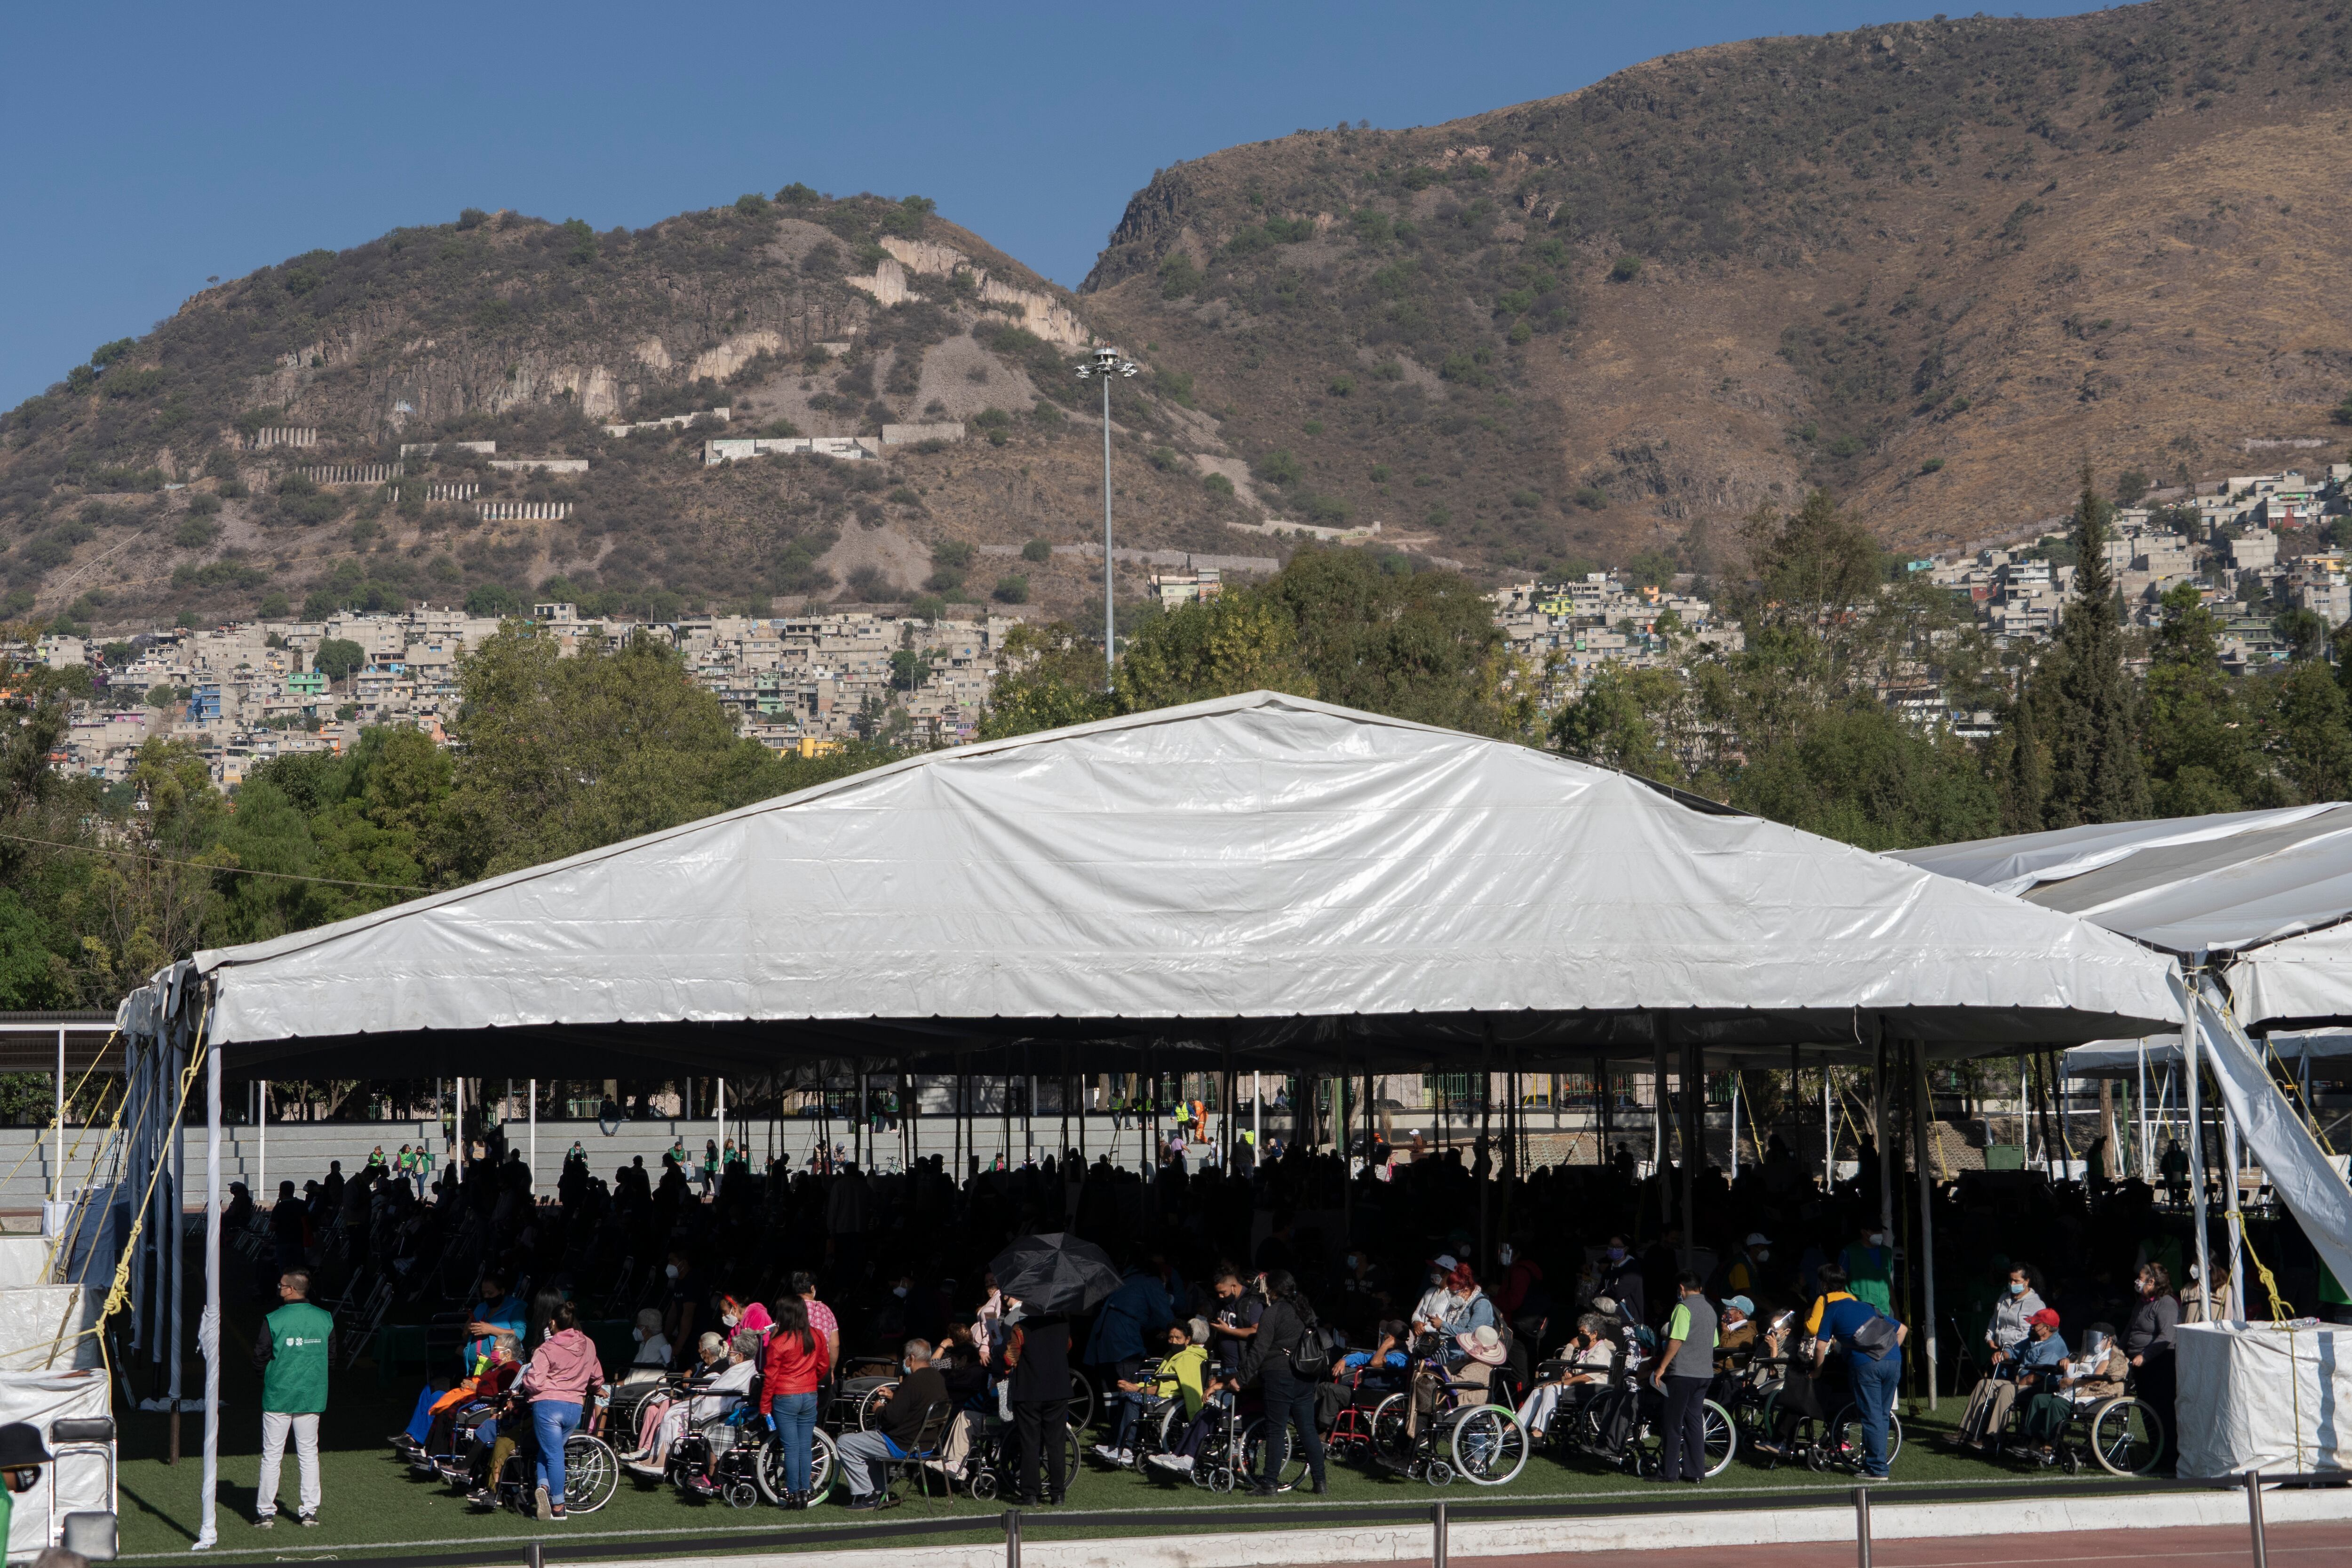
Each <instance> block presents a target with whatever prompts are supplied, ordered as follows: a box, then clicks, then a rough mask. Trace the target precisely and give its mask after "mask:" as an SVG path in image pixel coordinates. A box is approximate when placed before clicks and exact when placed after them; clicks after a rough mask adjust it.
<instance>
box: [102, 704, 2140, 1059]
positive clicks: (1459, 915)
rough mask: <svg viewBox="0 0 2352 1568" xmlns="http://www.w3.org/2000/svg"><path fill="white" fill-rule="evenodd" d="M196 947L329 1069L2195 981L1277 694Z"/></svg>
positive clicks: (1652, 1025) (1917, 1017)
mask: <svg viewBox="0 0 2352 1568" xmlns="http://www.w3.org/2000/svg"><path fill="white" fill-rule="evenodd" d="M199 977H201V979H202V980H203V981H204V982H205V983H206V984H205V986H203V987H201V988H200V987H196V986H189V987H187V988H186V993H185V994H187V995H190V996H193V995H194V994H196V993H198V992H199V990H202V991H205V992H207V993H208V995H209V1005H210V1015H209V1019H208V1022H207V1024H206V1028H205V1033H206V1036H207V1037H208V1038H209V1039H210V1040H211V1041H212V1042H214V1043H215V1044H216V1045H219V1046H223V1047H228V1048H227V1049H226V1052H225V1053H224V1054H225V1056H226V1058H227V1059H228V1061H229V1063H230V1064H231V1066H232V1067H233V1068H241V1069H243V1070H247V1071H251V1070H258V1068H259V1066H260V1065H261V1064H266V1063H269V1062H271V1061H279V1060H286V1059H289V1058H291V1059H295V1060H299V1059H300V1058H304V1057H306V1056H309V1057H316V1055H317V1054H318V1053H319V1052H320V1051H321V1050H322V1049H324V1050H331V1051H332V1052H333V1053H334V1055H335V1056H336V1057H337V1058H340V1059H341V1061H343V1062H344V1063H345V1064H346V1066H345V1068H344V1070H350V1068H349V1066H348V1064H349V1062H350V1059H351V1052H352V1047H361V1048H363V1049H364V1050H365V1051H366V1052H367V1053H368V1055H369V1056H371V1057H372V1058H375V1059H377V1060H398V1061H400V1062H401V1063H402V1070H403V1071H408V1072H415V1071H425V1070H431V1069H430V1067H429V1066H428V1065H425V1064H426V1063H427V1062H428V1060H434V1059H448V1060H452V1061H455V1060H465V1061H467V1062H469V1063H478V1061H479V1059H480V1058H479V1056H478V1052H479V1051H480V1050H482V1049H483V1048H485V1047H493V1046H494V1045H503V1046H506V1047H515V1048H521V1049H526V1050H528V1049H530V1048H531V1047H533V1046H535V1045H536V1046H545V1047H555V1048H559V1049H561V1050H562V1053H563V1058H564V1059H565V1060H567V1061H575V1062H576V1061H577V1060H579V1059H580V1058H579V1057H578V1055H577V1053H578V1052H579V1051H580V1050H582V1049H589V1050H610V1051H614V1052H619V1053H634V1052H639V1051H642V1052H644V1053H646V1055H648V1056H653V1055H658V1057H659V1058H661V1059H663V1060H665V1061H666V1062H667V1063H671V1064H677V1063H680V1062H684V1061H698V1062H708V1063H710V1064H712V1065H714V1066H717V1067H718V1068H719V1070H725V1067H726V1066H727V1065H728V1064H730V1063H734V1062H744V1063H749V1062H752V1061H757V1062H761V1063H762V1064H764V1065H771V1066H772V1065H773V1064H774V1062H775V1061H776V1060H777V1059H778V1058H779V1057H780V1056H791V1055H793V1054H794V1053H801V1054H803V1055H811V1054H822V1055H825V1056H831V1057H841V1056H845V1055H852V1054H856V1055H862V1056H866V1057H868V1058H872V1057H877V1056H888V1055H891V1054H894V1053H898V1054H901V1055H914V1054H919V1053H921V1052H923V1051H925V1050H936V1049H939V1048H941V1047H960V1046H961V1045H962V1044H966V1043H979V1042H985V1041H989V1040H1002V1039H1006V1038H1030V1039H1035V1038H1041V1037H1042V1038H1049V1039H1050V1038H1055V1037H1059V1038H1064V1039H1069V1038H1073V1037H1085V1038H1100V1037H1126V1038H1134V1037H1149V1036H1154V1035H1157V1036H1163V1037H1173V1038H1180V1039H1191V1040H1194V1041H1202V1042H1210V1041H1214V1042H1217V1043H1219V1044H1220V1045H1222V1046H1223V1047H1230V1048H1233V1049H1235V1050H1237V1051H1240V1052H1242V1053H1244V1054H1255V1055H1265V1054H1268V1053H1282V1054H1288V1055H1293V1056H1294V1057H1296V1056H1297V1053H1305V1052H1313V1051H1317V1050H1323V1051H1328V1052H1332V1053H1347V1054H1350V1055H1351V1056H1352V1059H1354V1060H1357V1061H1359V1062H1366V1063H1369V1062H1370V1061H1372V1060H1375V1059H1377V1058H1379V1057H1380V1056H1381V1054H1382V1053H1383V1051H1387V1052H1390V1053H1392V1054H1396V1055H1398V1056H1399V1057H1400V1058H1402V1059H1410V1060H1414V1061H1425V1060H1427V1059H1429V1058H1430V1057H1431V1056H1433V1055H1435V1054H1437V1050H1436V1049H1434V1048H1433V1047H1437V1046H1440V1045H1441V1044H1442V1043H1444V1042H1447V1041H1460V1042H1475V1041H1477V1040H1480V1039H1482V1038H1484V1039H1487V1040H1490V1041H1493V1042H1496V1043H1498V1044H1502V1045H1507V1046H1509V1047H1513V1048H1516V1049H1517V1051H1518V1052H1519V1059H1520V1061H1521V1062H1522V1064H1523V1065H1532V1064H1533V1063H1536V1062H1538V1061H1540V1060H1541V1059H1543V1058H1546V1057H1548V1056H1549V1057H1554V1058H1558V1059H1562V1060H1573V1061H1578V1062H1589V1061H1590V1060H1591V1058H1593V1057H1594V1056H1595V1055H1596V1054H1602V1053H1606V1054H1612V1055H1623V1056H1628V1057H1634V1056H1641V1057H1646V1056H1647V1055H1648V1054H1649V1052H1650V1051H1651V1050H1652V1049H1653V1048H1654V1045H1655V1043H1656V1042H1657V1039H1658V1037H1659V1034H1660V1031H1661V1030H1662V1029H1663V1030H1667V1031H1672V1032H1674V1037H1675V1040H1676V1041H1677V1042H1680V1041H1684V1040H1689V1039H1693V1038H1696V1041H1698V1042H1699V1043H1702V1044H1705V1045H1706V1046H1708V1047H1714V1048H1717V1049H1740V1050H1743V1051H1754V1050H1756V1049H1758V1048H1759V1047H1785V1046H1787V1045H1789V1044H1791V1043H1798V1042H1824V1043H1837V1042H1845V1043H1850V1044H1853V1045H1856V1046H1862V1045H1865V1044H1868V1043H1874V1042H1875V1040H1876V1039H1877V1038H1879V1037H1896V1038H1916V1039H1921V1040H1925V1041H1927V1042H1930V1043H1931V1044H1935V1043H1943V1044H1956V1043H1958V1042H1969V1043H1972V1044H1996V1043H2019V1042H2036V1043H2046V1042H2051V1041H2058V1040H2067V1039H2075V1040H2080V1039H2085V1038H2093V1037H2113V1036H2116V1035H2120V1034H2126V1033H2134V1034H2136V1033H2139V1032H2142V1031H2145V1030H2147V1029H2150V1028H2154V1027H2157V1026H2161V1025H2162V1024H2163V1023H2165V1022H2166V1021H2168V1020H2173V1019H2177V1018H2178V1017H2179V1013H2180V1002H2179V991H2178V989H2177V981H2176V979H2175V977H2174V974H2173V968H2172V965H2171V964H2170V963H2168V962H2167V961H2166V960H2164V959H2162V958H2160V957H2159V956H2158V955H2156V954H2153V953H2150V952H2147V951H2146V950H2145V949H2142V948H2139V947H2136V946H2134V945H2133V944H2131V943H2128V942H2123V941H2120V940H2118V939H2116V938H2115V937H2113V936H2110V935H2109V934H2107V933H2106V932H2104V931H2099V930H2097V929H2095V927H2092V926H2089V925H2086V924H2084V922H2082V921H2076V920H2074V919H2072V918H2070V917H2068V916H2065V915H2061V914H2055V913H2048V914H2045V913H2042V912H2039V911H2032V910H2027V911H2021V910H2019V908H2018V906H2017V905H2016V903H2014V902H2013V901H2011V900H2009V899H2006V898H2002V897H2000V896H1998V895H1996V894H1993V893H1990V892H1987V891H1985V890H1982V889H1975V888H1970V887H1967V886H1964V885H1962V884H1960V883H1958V882H1954V881H1952V880H1950V879H1947V878H1943V877H1937V876H1930V875H1927V874H1926V873H1924V872H1921V871H1918V870H1915V869H1912V868H1907V867H1904V866H1901V865H1897V864H1895V863H1894V862H1893V861H1891V860H1889V859H1887V858H1884V857H1881V856H1877V855H1873V854H1869V853H1866V852H1864V851H1862V850H1858V849H1854V848H1852V847H1847V846H1845V845H1842V844H1838V843H1835V842H1832V841H1831V840H1828V839H1823V838H1819V837H1813V836H1811V835H1809V834H1805V833H1801V832H1799V831H1797V830H1795V829H1793V828H1789V827H1785V826H1780V825H1778V824H1775V823H1770V822H1766V821H1762V820H1759V819H1757V818H1753V817H1748V816H1738V815H1734V814H1728V813H1724V812H1721V811H1719V810H1710V809H1706V808H1704V807H1703V805H1701V804H1694V803H1691V802H1689V801H1687V800H1685V799H1684V798H1681V797H1676V796H1674V795H1669V794H1668V793H1665V792H1663V791H1661V790H1659V789H1656V788H1654V787H1652V786H1649V785H1647V784H1643V783H1642V782H1640V781H1638V780H1636V779H1633V778H1629V777H1627V776H1625V775H1623V774H1621V773H1612V772H1610V771H1607V770H1604V769H1600V768H1595V767H1591V766H1587V765H1585V764H1582V763H1576V762H1571V761H1569V760H1567V759H1564V758H1561V757H1559V756H1556V755H1552V754H1549V753H1547V752H1541V751H1536V750H1531V749H1529V748H1527V747H1524V746H1519V745H1515V744H1511V743H1508V742H1500V741H1494V740H1488V739H1484V738H1480V737H1475V736H1471V735H1465V734H1461V733H1457V732H1454V731H1445V730H1438V729H1433V728H1430V727H1428V726H1424V725H1419V724H1413V723H1409V722H1405V721H1400V720H1395V719H1389V718H1383V717H1380V716H1377V715H1373V714H1369V713H1360V712H1354V711H1350V710H1345V709H1339V708H1334V707H1330V706H1327V705H1325V704H1321V703H1317V702H1312V701H1307V700H1303V699H1299V698H1295V697H1286V696H1281V695H1277V694H1274V693H1267V692H1256V693H1252V694H1249V695H1246V696H1241V697H1234V698H1227V699H1222V700H1215V701H1211V702H1202V703H1196V704H1193V705H1192V706H1189V707H1183V708H1176V709H1170V710H1161V711H1158V712H1152V713H1146V714H1141V715H1137V716H1134V717H1130V718H1123V719H1116V720H1110V721H1104V722H1101V723H1097V724H1089V725H1084V726H1080V727H1078V728H1075V729H1070V730H1064V731H1052V732H1048V733H1045V734H1037V735H1028V736H1023V737H1020V738H1018V739H1015V740H1011V741H1004V742H989V743H982V744H978V745H971V746H964V747H961V748H957V749H955V750H952V751H944V752H933V753H929V754H928V755H924V756H920V757H917V758H913V759H910V760H908V761H906V762H903V763H897V764H895V765H892V766H889V767H885V768H879V769H876V770H874V771H872V772H869V773H861V774H857V775H855V776H853V777H849V778H845V779H842V780H838V781H836V782H834V783H830V784H822V785H819V786H817V787H815V788H814V789H809V790H804V791H802V792H800V793H799V794H796V795H787V796H783V797H782V798H779V799H776V800H772V801H767V802H763V803H761V804H760V805H752V806H748V807H745V808H743V809H741V810H739V811H735V812H731V813H729V814H727V815H724V816H716V817H711V818H709V819H707V820H704V821H700V822H696V823H692V824H689V825H688V826H683V827H679V828H676V829H673V830H670V831H668V832H665V833H658V834H654V835H651V836H649V837H643V838H639V839H635V840H633V841H631V842H628V843H625V844H620V845H615V846H613V847H608V848H604V849H599V850H595V851H593V852H591V853H588V854H584V855H579V856H574V857H572V858H570V859H567V860H562V861H558V862H555V863H554V864H551V865H548V866H541V867H537V868H532V869H530V870H527V871H521V872H518V873H515V874H513V875H510V876H507V877H502V878H499V879H494V880H490V881H486V882H483V883H479V884H477V885H475V886H473V887H469V888H465V889H459V890H457V891H455V892H449V893H444V894H439V895H436V896H434V897H430V898H425V899H419V900H415V901H414V902H411V903H406V904H402V905H398V906H395V907H394V908H392V909H388V910H382V911H379V912H377V913H374V914H371V915H366V916H362V917H361V918H359V919H356V920H352V921H343V922H341V924H338V925H333V926H328V927H325V928H323V929H320V930H317V931H303V932H299V933H297V934H294V935H291V936H287V937H282V938H279V939H278V940H275V941H272V942H259V943H255V944H253V945H250V946H246V947H240V948H230V949H223V950H215V951H210V952H202V953H199V954H198V955H197V956H196V958H195V960H194V966H193V973H184V974H183V975H182V976H180V977H179V978H180V979H182V980H193V979H197V978H199ZM162 1000H163V998H162V996H161V994H160V993H150V995H149V998H148V1003H147V1005H148V1007H150V1008H155V1006H156V1004H160V1003H161V1002H162ZM182 1005H186V1004H185V1003H183V1004H182ZM156 1010H161V1009H156ZM2119 1026H2121V1027H2119ZM450 1047H455V1048H456V1049H455V1052H454V1053H450V1051H449V1048H450ZM507 1059H508V1060H509V1061H511V1059H512V1058H510V1057H509V1058H507ZM572 1070H574V1071H578V1070H581V1069H580V1068H573V1069H572Z"/></svg>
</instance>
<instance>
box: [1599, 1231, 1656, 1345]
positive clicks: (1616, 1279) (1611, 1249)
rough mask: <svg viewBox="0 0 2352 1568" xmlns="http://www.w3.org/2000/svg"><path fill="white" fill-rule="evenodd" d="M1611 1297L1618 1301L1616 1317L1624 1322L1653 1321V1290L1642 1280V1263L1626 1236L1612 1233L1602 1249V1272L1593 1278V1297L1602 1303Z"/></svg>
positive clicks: (1639, 1322)
mask: <svg viewBox="0 0 2352 1568" xmlns="http://www.w3.org/2000/svg"><path fill="white" fill-rule="evenodd" d="M1604 1296H1605V1297H1607V1298H1608V1299H1609V1300H1612V1301H1614V1302H1615V1303H1616V1304H1617V1310H1616V1312H1615V1314H1614V1315H1615V1316H1616V1317H1617V1318H1619V1319H1620V1320H1622V1321H1624V1322H1628V1323H1633V1324H1641V1323H1646V1322H1648V1321H1649V1316H1650V1315H1649V1290H1648V1288H1647V1287H1646V1286H1644V1285H1643V1282H1642V1265H1641V1263H1640V1262H1639V1261H1638V1260H1637V1259H1635V1258H1634V1257H1633V1249H1632V1248H1631V1247H1627V1246H1626V1245H1625V1238H1624V1237H1622V1236H1612V1237H1610V1238H1609V1245H1608V1246H1606V1247H1602V1248H1601V1273H1600V1276H1599V1277H1598V1278H1597V1279H1595V1280H1594V1281H1593V1287H1592V1300H1593V1304H1594V1305H1595V1306H1599V1304H1600V1302H1601V1298H1602V1297H1604Z"/></svg>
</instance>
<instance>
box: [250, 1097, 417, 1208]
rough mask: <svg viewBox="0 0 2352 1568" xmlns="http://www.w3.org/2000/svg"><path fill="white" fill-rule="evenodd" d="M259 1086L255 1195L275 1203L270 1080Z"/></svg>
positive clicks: (261, 1200) (256, 1103)
mask: <svg viewBox="0 0 2352 1568" xmlns="http://www.w3.org/2000/svg"><path fill="white" fill-rule="evenodd" d="M257 1088H258V1089H259V1090H260V1092H259V1093H257V1094H256V1095H255V1096H254V1097H253V1103H254V1106H255V1109H256V1110H257V1111H258V1112H259V1114H258V1115H257V1117H256V1118H255V1120H254V1125H255V1126H256V1127H257V1128H258V1129H259V1137H258V1138H257V1142H258V1143H259V1144H260V1145H261V1177H260V1180H259V1181H258V1182H257V1184H255V1186H254V1193H253V1195H254V1197H255V1199H256V1200H257V1201H258V1202H261V1203H268V1204H274V1203H276V1202H277V1199H276V1198H275V1197H273V1196H272V1195H271V1188H270V1185H269V1080H268V1079H262V1080H261V1082H260V1083H259V1085H257ZM434 1091H435V1096H436V1098H435V1101H434V1110H435V1111H436V1114H437V1113H438V1111H439V1110H440V1101H439V1098H438V1096H439V1091H440V1080H439V1079H435V1080H434Z"/></svg>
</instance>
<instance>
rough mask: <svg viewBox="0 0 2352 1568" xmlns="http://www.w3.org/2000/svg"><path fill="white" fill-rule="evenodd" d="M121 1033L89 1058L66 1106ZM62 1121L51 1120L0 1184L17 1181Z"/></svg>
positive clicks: (112, 1033) (113, 1032)
mask: <svg viewBox="0 0 2352 1568" xmlns="http://www.w3.org/2000/svg"><path fill="white" fill-rule="evenodd" d="M121 1033H122V1031H121V1030H120V1029H116V1030H113V1031H111V1032H110V1033H109V1034H108V1035H107V1037H106V1044H105V1045H103V1046H100V1047H99V1049H98V1055H96V1056H94V1057H92V1058H89V1068H88V1069H87V1070H86V1071H84V1072H83V1074H82V1075H81V1082H80V1083H77V1084H75V1085H74V1086H73V1089H72V1091H71V1092H70V1093H68V1095H67V1096H66V1098H65V1101H64V1103H65V1104H67V1105H71V1104H72V1103H73V1102H74V1095H77V1094H79V1093H80V1092H81V1086H82V1084H85V1083H88V1082H89V1075H90V1074H91V1073H94V1072H96V1071H97V1070H98V1064H99V1063H100V1062H102V1061H104V1060H105V1059H106V1053H107V1052H108V1050H110V1049H111V1048H112V1047H113V1045H114V1038H115V1036H117V1035H120V1034H121ZM60 1120H62V1113H60V1114H59V1115H58V1116H55V1117H51V1118H50V1119H49V1121H48V1122H47V1125H45V1126H44V1127H42V1129H41V1138H36V1139H34V1140H33V1142H32V1143H31V1144H30V1145H29V1146H28V1147H27V1148H26V1150H25V1158H24V1159H23V1160H19V1161H17V1162H16V1165H15V1166H14V1167H13V1168H12V1169H11V1170H10V1171H9V1173H7V1175H6V1176H5V1177H0V1183H5V1182H13V1181H15V1180H16V1173H17V1172H18V1171H21V1170H23V1169H24V1168H25V1162H26V1160H30V1159H31V1158H32V1157H33V1156H34V1155H35V1154H37V1153H38V1152H40V1149H41V1139H42V1138H47V1136H48V1135H49V1134H50V1133H52V1132H55V1131H57V1130H58V1121H60ZM74 1147H75V1149H76V1150H77V1151H79V1149H80V1147H81V1144H80V1142H79V1140H77V1141H76V1142H75V1144H74Z"/></svg>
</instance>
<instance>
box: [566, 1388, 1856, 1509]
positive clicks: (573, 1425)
mask: <svg viewBox="0 0 2352 1568" xmlns="http://www.w3.org/2000/svg"><path fill="white" fill-rule="evenodd" d="M1882 1425H1883V1423H1882ZM578 1430H580V1402H579V1401H578V1400H576V1399H534V1400H532V1401H531V1402H530V1436H531V1441H532V1442H533V1443H535V1444H537V1445H538V1447H539V1484H540V1485H541V1486H543V1487H545V1488H546V1489H547V1500H548V1501H550V1502H551V1503H553V1504H554V1505H555V1506H556V1507H558V1508H562V1506H563V1439H565V1438H566V1437H569V1436H572V1433H574V1432H577V1431H578Z"/></svg>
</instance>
